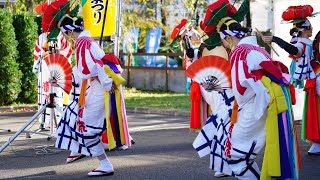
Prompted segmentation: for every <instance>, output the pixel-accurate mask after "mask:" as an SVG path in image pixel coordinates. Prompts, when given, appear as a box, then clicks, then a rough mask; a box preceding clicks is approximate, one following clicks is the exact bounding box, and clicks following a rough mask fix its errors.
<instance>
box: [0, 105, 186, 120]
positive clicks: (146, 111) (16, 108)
mask: <svg viewBox="0 0 320 180" xmlns="http://www.w3.org/2000/svg"><path fill="white" fill-rule="evenodd" d="M37 110H38V106H5V107H0V113H5V112H21V111H22V112H24V111H25V112H32V111H37ZM126 110H127V112H131V113H142V114H160V115H171V116H183V117H189V116H190V112H189V111H185V110H168V109H156V108H138V107H126Z"/></svg>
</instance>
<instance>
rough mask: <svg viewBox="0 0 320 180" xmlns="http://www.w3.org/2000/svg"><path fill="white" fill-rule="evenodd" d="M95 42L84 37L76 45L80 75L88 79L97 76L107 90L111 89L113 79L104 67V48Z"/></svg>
mask: <svg viewBox="0 0 320 180" xmlns="http://www.w3.org/2000/svg"><path fill="white" fill-rule="evenodd" d="M97 46H98V44H96V43H95V42H92V41H90V40H88V39H87V38H82V39H80V40H78V42H77V45H76V58H77V67H78V72H79V77H80V78H81V79H88V78H91V77H95V76H97V77H98V78H99V80H100V83H101V84H102V85H103V86H104V87H105V89H106V90H107V91H109V90H110V89H111V86H112V79H110V78H109V77H108V76H107V75H106V73H105V72H104V69H103V62H102V60H101V58H102V57H103V56H104V55H105V53H104V52H103V50H102V49H101V48H100V47H99V46H98V47H97Z"/></svg>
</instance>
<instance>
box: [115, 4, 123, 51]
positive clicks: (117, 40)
mask: <svg viewBox="0 0 320 180" xmlns="http://www.w3.org/2000/svg"><path fill="white" fill-rule="evenodd" d="M116 4H117V16H116V33H115V38H114V54H115V55H116V56H117V57H119V44H120V32H121V16H122V13H121V0H117V1H116Z"/></svg>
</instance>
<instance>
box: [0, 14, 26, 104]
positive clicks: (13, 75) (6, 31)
mask: <svg viewBox="0 0 320 180" xmlns="http://www.w3.org/2000/svg"><path fill="white" fill-rule="evenodd" d="M17 45H18V42H17V41H16V37H15V32H14V27H13V25H12V15H11V13H10V12H8V11H7V10H4V9H0V47H1V50H0V92H1V95H0V106H2V105H9V104H12V103H13V102H14V101H15V100H16V99H17V97H18V94H19V93H20V91H21V80H20V78H21V75H22V74H21V71H20V70H19V67H18V64H17V62H16V59H17V56H18V51H17Z"/></svg>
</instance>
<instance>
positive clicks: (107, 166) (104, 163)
mask: <svg viewBox="0 0 320 180" xmlns="http://www.w3.org/2000/svg"><path fill="white" fill-rule="evenodd" d="M97 169H99V170H105V171H108V170H109V171H110V170H113V166H112V164H111V162H110V161H109V159H108V157H106V158H105V159H103V160H100V166H99V167H98V168H97Z"/></svg>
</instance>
